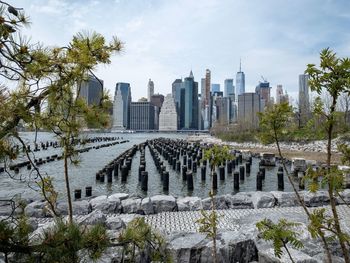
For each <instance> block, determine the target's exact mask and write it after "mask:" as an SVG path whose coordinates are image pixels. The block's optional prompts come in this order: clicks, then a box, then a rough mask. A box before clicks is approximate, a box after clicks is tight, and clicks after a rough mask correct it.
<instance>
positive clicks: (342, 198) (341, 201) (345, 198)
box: [337, 189, 350, 204]
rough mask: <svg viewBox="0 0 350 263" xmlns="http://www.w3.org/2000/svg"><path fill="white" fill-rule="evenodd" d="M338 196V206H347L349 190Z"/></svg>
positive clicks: (349, 196) (349, 198)
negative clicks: (345, 204)
mask: <svg viewBox="0 0 350 263" xmlns="http://www.w3.org/2000/svg"><path fill="white" fill-rule="evenodd" d="M339 194H340V197H339V196H338V197H337V202H338V204H344V203H345V202H346V203H347V204H349V203H350V189H344V191H341V192H340V193H339ZM344 201H345V202H344Z"/></svg>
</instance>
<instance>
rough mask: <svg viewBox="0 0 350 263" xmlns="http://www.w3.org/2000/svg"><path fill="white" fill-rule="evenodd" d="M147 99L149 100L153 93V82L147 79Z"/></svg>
mask: <svg viewBox="0 0 350 263" xmlns="http://www.w3.org/2000/svg"><path fill="white" fill-rule="evenodd" d="M147 93H148V101H151V97H152V96H153V94H154V82H153V81H152V80H151V79H149V80H148V84H147Z"/></svg>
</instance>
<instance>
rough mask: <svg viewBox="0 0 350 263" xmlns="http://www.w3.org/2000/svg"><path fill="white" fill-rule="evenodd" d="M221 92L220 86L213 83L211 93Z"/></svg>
mask: <svg viewBox="0 0 350 263" xmlns="http://www.w3.org/2000/svg"><path fill="white" fill-rule="evenodd" d="M219 91H220V84H216V83H213V84H211V93H214V92H219Z"/></svg>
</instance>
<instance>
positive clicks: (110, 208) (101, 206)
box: [90, 195, 122, 214]
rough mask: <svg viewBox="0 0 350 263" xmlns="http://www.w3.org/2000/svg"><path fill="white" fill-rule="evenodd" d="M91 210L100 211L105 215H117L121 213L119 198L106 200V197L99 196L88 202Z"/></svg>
mask: <svg viewBox="0 0 350 263" xmlns="http://www.w3.org/2000/svg"><path fill="white" fill-rule="evenodd" d="M90 205H91V208H92V210H100V211H102V212H103V213H105V214H108V213H112V214H117V213H120V211H121V207H122V206H121V202H120V199H119V198H116V197H112V198H110V197H109V198H107V196H106V195H101V196H98V197H95V198H93V199H91V200H90Z"/></svg>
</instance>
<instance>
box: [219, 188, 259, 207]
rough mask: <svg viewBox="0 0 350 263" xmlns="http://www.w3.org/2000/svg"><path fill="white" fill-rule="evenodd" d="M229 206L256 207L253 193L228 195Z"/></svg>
mask: <svg viewBox="0 0 350 263" xmlns="http://www.w3.org/2000/svg"><path fill="white" fill-rule="evenodd" d="M226 198H227V206H228V208H234V209H251V208H254V206H253V201H252V195H251V194H248V193H244V192H242V193H237V194H235V195H227V196H226Z"/></svg>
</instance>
